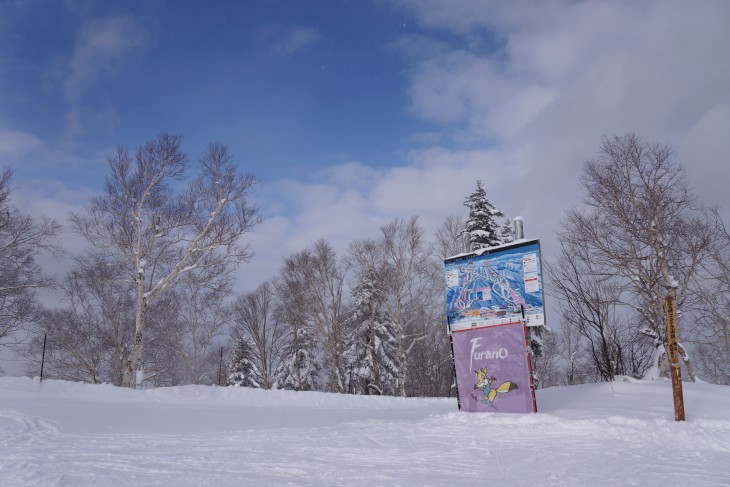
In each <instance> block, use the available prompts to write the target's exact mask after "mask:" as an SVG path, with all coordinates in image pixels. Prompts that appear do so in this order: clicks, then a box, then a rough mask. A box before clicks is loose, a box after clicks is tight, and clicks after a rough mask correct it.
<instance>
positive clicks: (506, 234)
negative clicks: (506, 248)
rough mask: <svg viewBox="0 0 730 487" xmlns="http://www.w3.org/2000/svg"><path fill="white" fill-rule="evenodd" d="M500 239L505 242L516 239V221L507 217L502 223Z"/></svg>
mask: <svg viewBox="0 0 730 487" xmlns="http://www.w3.org/2000/svg"><path fill="white" fill-rule="evenodd" d="M499 239H500V240H501V241H502V243H503V244H506V243H512V242H514V241H515V229H514V223H513V222H512V219H511V218H505V220H504V223H503V224H502V229H501V230H500V233H499Z"/></svg>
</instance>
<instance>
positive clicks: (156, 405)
mask: <svg viewBox="0 0 730 487" xmlns="http://www.w3.org/2000/svg"><path fill="white" fill-rule="evenodd" d="M684 391H685V402H686V412H687V418H688V420H687V421H686V422H683V423H677V422H675V421H674V414H673V408H672V392H671V383H670V382H667V381H653V382H640V381H634V380H629V379H623V380H620V381H617V382H614V383H612V384H606V383H603V384H590V385H581V386H572V387H561V388H551V389H545V390H540V391H538V393H537V400H538V410H539V412H538V413H537V414H527V415H516V414H503V413H502V414H501V413H481V414H471V413H461V412H458V411H456V402H455V401H454V400H449V399H415V398H413V399H410V398H409V399H402V398H392V397H362V396H347V395H336V394H324V393H316V392H306V393H302V392H300V393H297V392H291V391H262V390H253V389H240V388H219V387H204V386H185V387H173V388H164V389H155V390H145V391H134V390H127V389H120V388H117V387H113V386H110V385H89V384H78V383H72V382H64V381H44V382H42V383H40V382H39V381H38V379H30V378H10V377H6V378H0V485H2V486H131V485H134V486H226V485H231V486H233V485H235V486H249V485H250V486H258V485H297V486H299V485H305V486H306V485H317V486H319V485H333V486H334V485H337V486H340V485H354V486H358V485H362V486H369V487H374V486H380V485H387V486H393V485H396V486H400V485H403V486H423V485H427V486H428V485H434V486H439V485H470V486H486V485H489V486H500V485H510V486H522V485H540V486H551V485H552V486H591V485H600V486H613V485H615V486H626V485H637V486H659V485H661V486H666V485H686V486H693V487H694V486H720V485H723V486H727V485H730V388H728V387H724V386H715V385H709V384H692V383H685V385H684Z"/></svg>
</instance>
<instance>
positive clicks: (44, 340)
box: [41, 333, 47, 382]
mask: <svg viewBox="0 0 730 487" xmlns="http://www.w3.org/2000/svg"><path fill="white" fill-rule="evenodd" d="M46 338H47V334H46V333H44V334H43V355H41V382H43V366H44V365H45V363H46Z"/></svg>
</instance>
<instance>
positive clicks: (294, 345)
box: [276, 325, 322, 391]
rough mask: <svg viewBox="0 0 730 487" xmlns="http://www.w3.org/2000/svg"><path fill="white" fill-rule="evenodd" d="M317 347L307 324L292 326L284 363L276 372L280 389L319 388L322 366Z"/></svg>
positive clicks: (311, 389)
mask: <svg viewBox="0 0 730 487" xmlns="http://www.w3.org/2000/svg"><path fill="white" fill-rule="evenodd" d="M315 347H316V344H315V342H314V337H313V336H312V334H311V333H310V332H309V330H308V329H307V328H306V327H305V326H302V325H296V326H292V330H291V334H290V337H289V344H288V345H287V346H286V347H285V348H284V352H283V354H282V355H283V359H282V363H281V366H280V367H279V369H278V370H277V374H276V375H277V383H278V384H277V385H278V387H279V388H280V389H291V390H295V391H314V390H317V385H318V379H319V372H320V369H321V368H322V367H321V366H320V365H319V363H317V358H316V355H315V350H316V348H315Z"/></svg>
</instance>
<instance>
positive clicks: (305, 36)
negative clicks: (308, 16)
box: [274, 27, 322, 54]
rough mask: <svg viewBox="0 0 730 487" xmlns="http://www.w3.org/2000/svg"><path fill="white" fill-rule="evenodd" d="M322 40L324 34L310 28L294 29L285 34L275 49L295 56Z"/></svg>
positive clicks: (275, 45)
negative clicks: (296, 53)
mask: <svg viewBox="0 0 730 487" xmlns="http://www.w3.org/2000/svg"><path fill="white" fill-rule="evenodd" d="M320 39H322V34H320V33H319V31H317V30H316V29H312V28H309V27H294V28H292V29H289V30H288V31H287V32H286V33H284V34H283V36H282V38H281V39H279V40H278V41H277V42H276V43H275V44H274V49H275V50H276V51H278V52H281V53H284V54H293V53H295V52H297V51H299V50H302V49H304V48H306V47H309V46H310V45H312V44H315V43H317V42H318V41H319V40H320Z"/></svg>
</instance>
